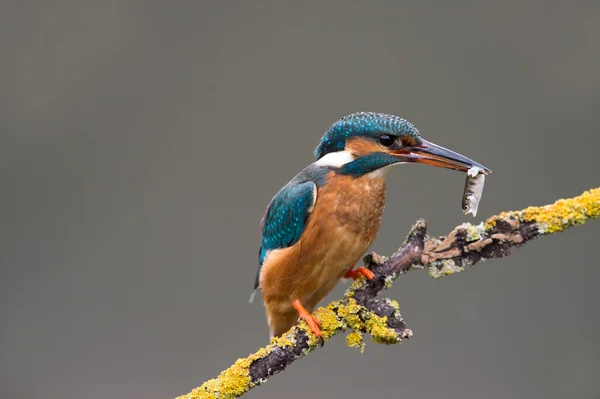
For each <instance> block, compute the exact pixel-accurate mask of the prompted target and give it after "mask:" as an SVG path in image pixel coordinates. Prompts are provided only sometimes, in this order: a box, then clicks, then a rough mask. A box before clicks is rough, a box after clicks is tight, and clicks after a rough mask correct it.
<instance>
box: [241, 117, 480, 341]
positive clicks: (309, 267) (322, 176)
mask: <svg viewBox="0 0 600 399" xmlns="http://www.w3.org/2000/svg"><path fill="white" fill-rule="evenodd" d="M314 155H315V158H316V161H315V162H313V163H312V164H310V165H308V166H307V167H306V168H304V169H303V170H302V171H301V172H300V173H298V174H297V175H296V176H295V177H294V178H293V179H292V180H290V181H289V182H288V183H287V184H286V185H285V186H283V188H281V190H279V192H277V194H275V196H274V197H273V198H272V200H271V201H270V203H269V205H268V206H267V209H266V211H265V213H264V215H263V217H262V220H261V224H260V225H261V243H260V250H259V256H258V257H259V267H258V272H257V274H256V279H255V283H254V290H253V292H252V295H251V296H250V302H252V301H253V298H254V295H255V294H256V292H257V290H258V289H260V292H261V294H262V299H263V303H264V305H265V309H266V316H267V324H268V326H269V333H270V336H271V337H277V336H280V335H282V334H283V333H285V332H286V331H288V330H289V329H290V328H291V327H292V326H293V325H294V324H296V322H297V321H298V319H303V320H304V321H306V323H307V325H308V326H309V328H310V330H311V331H312V333H313V334H314V335H315V336H316V337H317V338H319V339H322V334H321V331H320V325H319V320H318V319H317V318H316V317H315V316H314V315H312V311H313V310H314V308H315V306H316V305H317V304H318V303H319V302H320V301H321V300H322V299H323V298H324V297H325V296H326V295H327V294H328V293H329V292H330V291H331V290H332V289H333V288H334V287H335V286H336V284H337V283H338V282H339V281H340V279H341V278H349V279H353V280H355V279H357V278H361V277H362V276H364V277H365V278H366V279H373V278H374V277H375V275H374V274H373V272H371V271H370V270H369V269H367V268H365V267H358V268H356V269H354V266H355V265H356V264H357V262H358V261H359V260H360V259H361V257H362V256H363V254H364V253H365V252H366V251H367V250H368V249H369V247H370V246H371V244H372V243H373V241H374V240H375V237H376V236H377V233H378V231H379V227H380V226H381V218H382V215H383V210H384V207H385V196H386V175H387V173H388V171H389V169H390V167H391V166H393V165H399V164H406V163H421V164H428V165H433V166H436V167H441V168H447V169H452V170H457V171H461V172H466V171H468V170H469V169H470V168H472V167H478V168H480V169H482V170H484V171H485V173H490V172H491V171H490V170H489V169H488V168H486V167H484V166H482V165H480V164H479V163H477V162H475V161H473V160H471V159H469V158H467V157H465V156H463V155H461V154H458V153H456V152H454V151H451V150H448V149H446V148H444V147H441V146H439V145H436V144H433V143H431V142H429V141H427V140H425V139H423V138H422V137H421V136H420V134H419V131H418V130H417V129H416V128H415V127H414V126H413V125H412V124H411V123H410V122H409V121H407V120H406V119H403V118H400V117H398V116H395V115H389V114H384V113H376V112H358V113H354V114H351V115H347V116H345V117H343V118H341V119H340V120H338V121H337V122H335V123H334V124H333V125H331V126H330V127H329V129H327V131H326V132H325V134H324V135H323V137H322V138H321V141H320V143H319V145H318V146H317V148H316V150H315V152H314Z"/></svg>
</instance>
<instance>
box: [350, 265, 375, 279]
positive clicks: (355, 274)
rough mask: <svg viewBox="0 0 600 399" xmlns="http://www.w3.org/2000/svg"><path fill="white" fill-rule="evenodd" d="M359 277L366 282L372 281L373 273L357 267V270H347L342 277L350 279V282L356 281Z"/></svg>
mask: <svg viewBox="0 0 600 399" xmlns="http://www.w3.org/2000/svg"><path fill="white" fill-rule="evenodd" d="M360 276H365V278H366V279H367V280H373V279H374V278H375V273H373V272H372V271H370V270H369V269H367V268H366V267H359V268H358V269H354V270H349V271H348V272H347V273H346V274H345V275H344V277H345V278H351V279H352V280H356V279H358V278H359V277H360Z"/></svg>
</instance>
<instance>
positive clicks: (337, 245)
mask: <svg viewBox="0 0 600 399" xmlns="http://www.w3.org/2000/svg"><path fill="white" fill-rule="evenodd" d="M384 207H385V177H384V176H381V175H374V176H373V175H366V176H362V177H358V178H355V177H351V176H336V175H333V174H332V175H330V176H329V179H328V183H327V184H326V185H324V186H322V187H321V188H320V189H319V192H318V196H317V202H316V204H315V208H314V211H313V215H312V216H311V219H310V222H309V226H307V231H309V232H311V233H312V234H310V236H307V237H306V242H307V244H309V245H307V247H310V248H312V249H313V251H314V252H313V256H314V260H315V261H317V262H319V263H320V265H321V267H317V268H316V269H317V270H318V269H319V268H321V272H322V273H323V279H325V280H327V279H329V278H331V277H332V276H337V275H338V274H340V273H341V274H343V273H344V272H345V271H347V270H348V269H349V268H352V267H353V266H354V264H355V263H356V262H357V261H358V260H359V259H360V257H361V256H362V255H363V254H364V253H365V251H366V250H367V249H368V248H369V246H370V245H371V244H372V243H373V241H374V240H375V237H376V236H377V232H378V231H379V227H380V226H381V217H382V215H383V210H384Z"/></svg>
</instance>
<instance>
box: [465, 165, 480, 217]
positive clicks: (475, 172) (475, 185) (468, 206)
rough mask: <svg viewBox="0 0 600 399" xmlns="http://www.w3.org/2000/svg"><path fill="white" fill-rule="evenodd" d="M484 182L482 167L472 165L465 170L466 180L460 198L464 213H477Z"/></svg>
mask: <svg viewBox="0 0 600 399" xmlns="http://www.w3.org/2000/svg"><path fill="white" fill-rule="evenodd" d="M484 183H485V174H484V171H483V169H481V168H478V167H475V166H474V167H472V168H471V169H469V170H468V171H467V180H466V181H465V189H464V191H463V198H462V210H463V213H464V214H465V215H468V214H469V213H471V214H473V217H475V215H477V208H479V201H481V196H482V195H483V184H484Z"/></svg>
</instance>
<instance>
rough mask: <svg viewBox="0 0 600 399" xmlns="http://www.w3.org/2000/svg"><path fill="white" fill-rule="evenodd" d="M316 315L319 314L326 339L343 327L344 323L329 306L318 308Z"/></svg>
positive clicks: (318, 317) (322, 331)
mask: <svg viewBox="0 0 600 399" xmlns="http://www.w3.org/2000/svg"><path fill="white" fill-rule="evenodd" d="M315 316H317V319H319V324H320V325H321V333H322V334H323V339H324V340H325V341H327V340H328V339H329V338H331V337H332V336H333V335H335V334H336V333H337V331H338V330H339V329H340V328H342V323H341V322H340V320H339V319H338V317H337V315H336V314H335V312H334V311H333V310H331V309H329V308H323V307H321V308H318V309H317V310H316V311H315Z"/></svg>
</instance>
